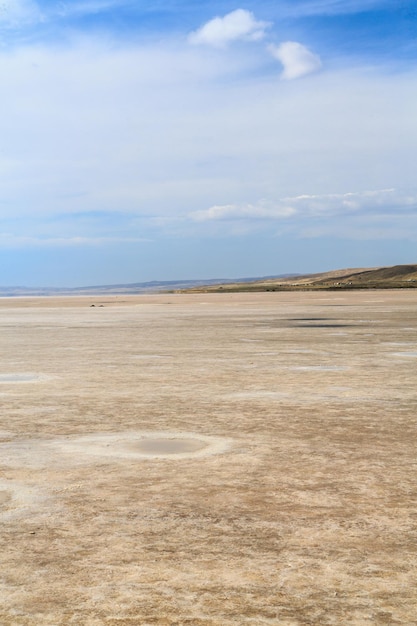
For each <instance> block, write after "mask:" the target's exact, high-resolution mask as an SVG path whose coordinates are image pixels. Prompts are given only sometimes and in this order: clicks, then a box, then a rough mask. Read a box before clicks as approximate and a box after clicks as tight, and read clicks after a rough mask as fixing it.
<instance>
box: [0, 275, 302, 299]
mask: <svg viewBox="0 0 417 626" xmlns="http://www.w3.org/2000/svg"><path fill="white" fill-rule="evenodd" d="M290 276H292V277H294V276H296V274H281V275H280V276H275V277H274V276H266V277H264V278H262V279H259V278H233V279H228V278H213V279H207V280H165V281H148V282H143V283H129V284H126V285H124V284H122V285H92V286H88V287H73V288H69V287H68V288H67V287H63V288H59V287H19V286H16V287H0V297H9V298H11V297H18V296H35V297H36V296H83V295H85V296H90V295H93V296H94V295H96V296H99V295H129V294H130V295H134V294H141V293H161V292H167V291H169V292H173V291H182V290H187V289H193V288H197V289H198V288H199V287H204V288H205V287H207V286H210V285H214V286H216V285H219V284H221V285H227V284H228V283H232V284H233V285H236V284H240V283H241V282H242V283H245V284H246V283H250V282H252V281H256V280H270V279H280V278H282V279H283V278H288V277H290Z"/></svg>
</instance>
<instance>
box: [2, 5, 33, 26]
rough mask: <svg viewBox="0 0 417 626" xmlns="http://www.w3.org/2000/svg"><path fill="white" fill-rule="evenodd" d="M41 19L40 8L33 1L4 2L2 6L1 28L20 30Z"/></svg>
mask: <svg viewBox="0 0 417 626" xmlns="http://www.w3.org/2000/svg"><path fill="white" fill-rule="evenodd" d="M41 18H42V13H41V10H40V8H39V6H38V5H37V4H36V2H33V1H32V0H2V2H1V4H0V28H18V27H21V26H25V25H28V24H32V23H35V22H38V21H39V20H40V19H41Z"/></svg>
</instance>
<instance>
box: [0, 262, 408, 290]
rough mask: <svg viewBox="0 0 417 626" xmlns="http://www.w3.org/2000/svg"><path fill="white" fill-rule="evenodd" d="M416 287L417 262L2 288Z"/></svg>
mask: <svg viewBox="0 0 417 626" xmlns="http://www.w3.org/2000/svg"><path fill="white" fill-rule="evenodd" d="M413 288H414V289H415V288H417V264H416V265H394V266H392V267H374V268H349V269H341V270H332V271H330V272H322V273H320V274H281V275H276V276H264V277H262V278H238V279H226V278H216V279H211V280H177V281H175V280H168V281H149V282H143V283H130V284H126V285H123V284H122V285H98V286H90V287H75V288H62V289H59V288H55V287H51V288H47V287H39V288H31V287H0V297H16V296H57V295H60V296H71V295H73V296H83V295H86V296H90V295H92V296H94V295H96V296H99V295H129V294H130V295H134V294H142V293H143V294H145V293H148V294H149V293H163V292H165V293H166V292H170V293H201V292H214V293H215V292H219V293H221V292H227V293H231V292H239V291H308V290H320V289H323V290H325V289H331V290H341V289H413Z"/></svg>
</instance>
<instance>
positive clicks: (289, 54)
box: [268, 41, 322, 80]
mask: <svg viewBox="0 0 417 626" xmlns="http://www.w3.org/2000/svg"><path fill="white" fill-rule="evenodd" d="M268 50H269V52H270V53H271V54H272V56H273V57H274V58H275V59H277V60H278V61H279V62H280V63H281V64H282V66H283V68H284V69H283V72H282V74H281V77H282V78H284V79H286V80H292V79H294V78H300V77H301V76H306V75H307V74H311V73H313V72H317V70H319V69H320V68H321V66H322V63H321V60H320V57H319V56H318V55H317V54H314V53H313V52H311V51H310V50H309V49H308V48H306V46H303V45H302V44H301V43H298V42H297V41H285V42H284V43H282V44H280V45H279V46H276V45H270V46H268Z"/></svg>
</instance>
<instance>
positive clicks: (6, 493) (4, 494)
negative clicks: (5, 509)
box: [0, 491, 10, 505]
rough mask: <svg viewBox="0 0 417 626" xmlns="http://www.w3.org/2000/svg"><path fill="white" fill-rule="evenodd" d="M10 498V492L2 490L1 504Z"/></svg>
mask: <svg viewBox="0 0 417 626" xmlns="http://www.w3.org/2000/svg"><path fill="white" fill-rule="evenodd" d="M9 500H10V493H9V492H8V491H0V505H2V504H5V503H6V502H8V501H9Z"/></svg>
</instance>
